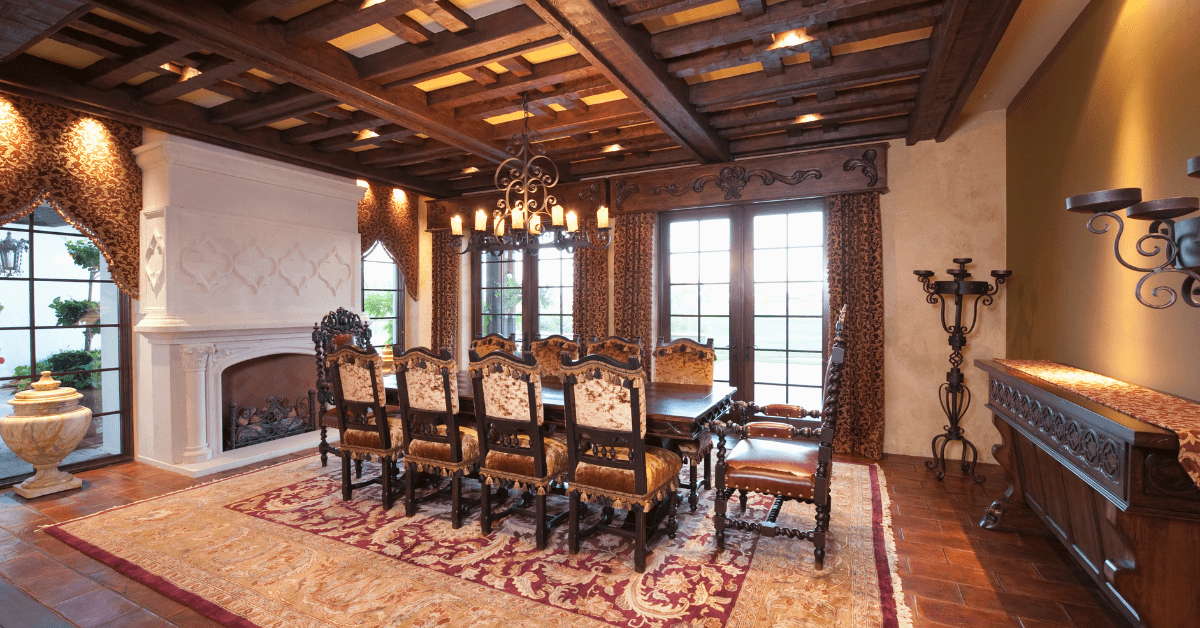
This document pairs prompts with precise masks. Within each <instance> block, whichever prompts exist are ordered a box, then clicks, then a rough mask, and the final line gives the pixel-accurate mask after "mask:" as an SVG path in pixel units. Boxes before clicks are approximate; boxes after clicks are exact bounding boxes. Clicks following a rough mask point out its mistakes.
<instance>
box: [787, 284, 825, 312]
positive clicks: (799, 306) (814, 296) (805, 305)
mask: <svg viewBox="0 0 1200 628" xmlns="http://www.w3.org/2000/svg"><path fill="white" fill-rule="evenodd" d="M787 292H788V304H787V305H788V314H791V315H792V316H800V315H808V316H820V315H821V312H822V310H823V309H824V308H825V303H824V298H825V284H824V283H822V282H819V281H798V282H793V283H790V284H788V287H787Z"/></svg>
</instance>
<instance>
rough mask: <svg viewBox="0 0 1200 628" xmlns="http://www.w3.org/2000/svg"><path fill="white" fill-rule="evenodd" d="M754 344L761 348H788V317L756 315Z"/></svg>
mask: <svg viewBox="0 0 1200 628" xmlns="http://www.w3.org/2000/svg"><path fill="white" fill-rule="evenodd" d="M754 346H756V347H758V348H759V349H786V348H787V319H786V318H766V317H762V316H756V317H754Z"/></svg>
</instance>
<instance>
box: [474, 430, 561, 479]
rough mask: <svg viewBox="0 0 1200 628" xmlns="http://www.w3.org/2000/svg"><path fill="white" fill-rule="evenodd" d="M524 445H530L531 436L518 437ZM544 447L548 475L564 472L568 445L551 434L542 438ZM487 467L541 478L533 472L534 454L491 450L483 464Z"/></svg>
mask: <svg viewBox="0 0 1200 628" xmlns="http://www.w3.org/2000/svg"><path fill="white" fill-rule="evenodd" d="M517 440H518V442H520V444H521V446H522V447H528V446H529V437H527V436H520V437H518V439H517ZM542 447H543V449H544V450H545V452H546V471H547V475H549V476H551V477H553V476H556V475H558V474H559V473H562V472H563V470H564V469H566V468H567V445H566V443H564V442H562V441H559V440H557V439H554V438H550V437H549V436H546V437H543V438H542ZM483 466H484V468H485V469H491V470H493V471H500V472H503V473H511V474H514V475H523V476H525V477H528V478H533V479H536V480H540V479H541V477H539V476H537V475H535V474H534V472H533V456H532V455H529V456H525V455H522V454H510V453H507V452H503V451H489V452H488V455H487V460H485V461H484V464H483Z"/></svg>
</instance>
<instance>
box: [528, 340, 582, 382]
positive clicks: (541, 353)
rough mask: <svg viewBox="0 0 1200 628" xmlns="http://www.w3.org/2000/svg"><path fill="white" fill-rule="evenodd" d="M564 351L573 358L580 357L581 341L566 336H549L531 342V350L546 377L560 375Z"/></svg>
mask: <svg viewBox="0 0 1200 628" xmlns="http://www.w3.org/2000/svg"><path fill="white" fill-rule="evenodd" d="M564 351H565V352H567V355H570V356H571V359H572V360H578V359H579V343H578V342H575V341H574V340H571V339H570V338H567V337H566V336H558V335H554V336H547V337H546V338H542V339H540V340H534V341H533V342H531V343H529V352H530V353H532V354H533V357H534V359H535V360H537V363H538V366H541V367H542V375H543V376H544V377H560V373H561V371H562V354H563V352H564Z"/></svg>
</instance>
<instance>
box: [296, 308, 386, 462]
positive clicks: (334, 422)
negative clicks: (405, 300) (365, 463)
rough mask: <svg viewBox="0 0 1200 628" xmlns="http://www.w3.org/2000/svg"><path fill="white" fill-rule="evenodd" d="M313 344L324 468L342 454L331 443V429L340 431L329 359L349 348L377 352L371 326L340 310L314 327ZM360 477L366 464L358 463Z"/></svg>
mask: <svg viewBox="0 0 1200 628" xmlns="http://www.w3.org/2000/svg"><path fill="white" fill-rule="evenodd" d="M312 341H313V345H315V349H316V354H317V404H318V406H319V407H318V408H317V409H318V410H319V412H317V419H318V420H319V421H320V423H321V442H320V443H319V444H318V445H317V451H319V452H320V453H321V466H322V467H324V466H327V465H328V464H329V454H333V455H335V456H341V455H342V454H341V452H340V451H339V450H338V449H337V448H336V447H332V446H330V444H329V435H328V430H329V428H331V427H332V428H335V429H336V428H337V426H338V417H337V410H336V409H335V408H334V400H333V387H332V385H331V384H330V381H329V371H328V370H327V367H326V364H325V358H326V356H328V355H330V354H332V353H333V352H334V351H337V350H338V349H340V348H342V347H346V346H353V347H358V348H360V349H362V350H364V351H367V352H370V351H374V350H375V348H374V347H373V346H372V345H371V327H370V326H369V325H367V324H365V323H363V320H362V318H360V317H359V316H358V314H355V313H354V312H351V311H349V310H347V309H346V308H342V307H339V308H338V309H336V310H334V311H332V312H330V313H328V314H326V315H325V317H324V318H322V319H321V321H320V322H319V323H315V324H313V332H312ZM356 465H357V471H358V476H359V477H362V462H361V461H358V462H357V463H356Z"/></svg>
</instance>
